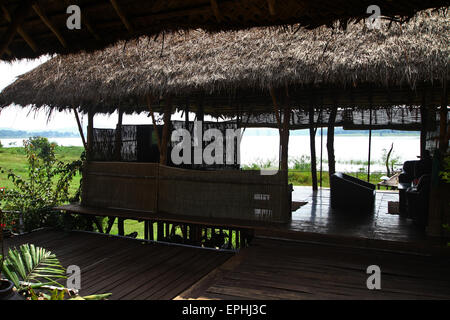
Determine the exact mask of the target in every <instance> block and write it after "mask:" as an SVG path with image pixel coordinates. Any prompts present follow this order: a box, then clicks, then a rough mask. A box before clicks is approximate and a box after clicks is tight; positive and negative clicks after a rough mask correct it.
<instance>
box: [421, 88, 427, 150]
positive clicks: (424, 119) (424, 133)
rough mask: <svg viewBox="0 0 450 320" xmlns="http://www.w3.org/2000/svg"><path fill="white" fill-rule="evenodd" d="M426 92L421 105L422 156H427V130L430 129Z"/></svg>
mask: <svg viewBox="0 0 450 320" xmlns="http://www.w3.org/2000/svg"><path fill="white" fill-rule="evenodd" d="M426 103H427V102H426V94H425V93H424V95H423V99H422V105H421V106H420V122H421V127H420V157H421V158H423V157H424V156H425V151H426V146H427V131H428V109H427V105H426Z"/></svg>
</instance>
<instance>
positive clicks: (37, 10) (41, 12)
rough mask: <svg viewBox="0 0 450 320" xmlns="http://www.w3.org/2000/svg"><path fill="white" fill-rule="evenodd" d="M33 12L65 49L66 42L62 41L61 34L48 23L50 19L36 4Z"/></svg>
mask: <svg viewBox="0 0 450 320" xmlns="http://www.w3.org/2000/svg"><path fill="white" fill-rule="evenodd" d="M33 10H34V12H36V14H37V15H38V16H39V18H40V19H41V20H42V22H43V23H44V24H45V25H46V26H47V27H48V28H49V29H50V31H51V32H53V34H54V35H55V36H56V38H57V39H58V41H59V43H61V45H62V46H63V47H64V48H67V42H66V40H64V38H63V36H62V35H61V33H60V32H59V31H58V29H57V28H56V27H55V25H54V24H53V23H52V22H51V21H50V19H49V18H48V17H47V15H46V14H45V12H44V10H43V9H42V8H41V6H40V5H39V4H38V3H37V2H36V3H34V4H33Z"/></svg>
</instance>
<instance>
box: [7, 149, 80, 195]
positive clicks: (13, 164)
mask: <svg viewBox="0 0 450 320" xmlns="http://www.w3.org/2000/svg"><path fill="white" fill-rule="evenodd" d="M83 150H84V148H83V147H59V146H58V147H56V148H55V154H56V158H57V159H58V160H60V161H63V162H71V161H74V160H77V159H80V155H81V153H82V152H83ZM27 165H28V164H27V159H26V156H25V151H24V149H23V148H21V147H14V148H0V167H1V168H2V169H3V170H4V171H5V173H3V174H1V173H0V188H1V187H6V188H8V189H11V188H13V187H14V185H13V183H12V181H11V180H10V179H8V174H7V172H8V171H9V170H13V172H14V173H15V174H17V175H20V176H22V177H26V176H27ZM80 178H81V176H80V175H79V174H77V175H76V176H75V177H74V179H73V181H72V183H71V185H70V192H71V193H72V194H74V193H75V192H76V190H77V189H78V186H79V185H80Z"/></svg>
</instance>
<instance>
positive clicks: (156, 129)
mask: <svg viewBox="0 0 450 320" xmlns="http://www.w3.org/2000/svg"><path fill="white" fill-rule="evenodd" d="M147 107H148V109H149V111H150V115H151V116H152V125H153V130H155V134H156V140H157V141H158V151H159V153H160V155H161V137H160V136H159V130H158V127H157V123H156V120H155V114H154V113H153V109H152V101H151V98H150V96H149V95H147Z"/></svg>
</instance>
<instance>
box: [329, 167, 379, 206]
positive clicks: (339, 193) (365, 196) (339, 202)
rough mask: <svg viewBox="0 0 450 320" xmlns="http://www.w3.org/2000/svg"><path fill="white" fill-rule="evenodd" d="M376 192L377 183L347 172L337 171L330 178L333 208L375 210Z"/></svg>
mask: <svg viewBox="0 0 450 320" xmlns="http://www.w3.org/2000/svg"><path fill="white" fill-rule="evenodd" d="M375 194H376V191H375V185H373V184H371V183H368V182H366V181H363V180H360V179H358V178H355V177H352V176H349V175H347V174H344V173H335V174H333V175H332V176H331V178H330V202H331V207H332V208H337V209H346V210H348V211H359V212H373V210H372V209H373V207H374V204H375Z"/></svg>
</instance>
